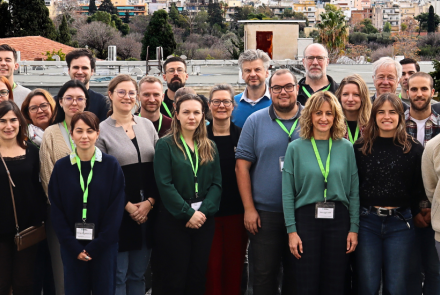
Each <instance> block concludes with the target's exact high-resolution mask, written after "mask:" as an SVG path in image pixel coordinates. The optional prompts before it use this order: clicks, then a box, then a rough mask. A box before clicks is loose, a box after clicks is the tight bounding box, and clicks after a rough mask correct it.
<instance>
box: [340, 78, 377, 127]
mask: <svg viewBox="0 0 440 295" xmlns="http://www.w3.org/2000/svg"><path fill="white" fill-rule="evenodd" d="M347 84H354V85H357V87H358V88H359V94H360V97H361V107H360V108H359V117H358V119H357V122H358V126H360V127H365V126H366V125H367V123H368V120H370V114H371V99H370V92H369V91H368V87H367V84H366V83H365V81H364V80H363V79H362V77H361V76H360V75H358V74H353V75H350V76H347V77H345V78H344V79H342V81H341V84H339V88H338V90H336V93H335V95H336V97H337V98H338V100H339V103H341V97H342V90H343V89H344V86H345V85H347ZM341 106H342V103H341Z"/></svg>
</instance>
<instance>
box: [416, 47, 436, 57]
mask: <svg viewBox="0 0 440 295" xmlns="http://www.w3.org/2000/svg"><path fill="white" fill-rule="evenodd" d="M419 48H420V51H419V56H427V57H436V56H439V55H440V47H438V46H432V45H425V46H422V47H419Z"/></svg>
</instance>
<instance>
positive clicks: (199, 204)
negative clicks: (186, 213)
mask: <svg viewBox="0 0 440 295" xmlns="http://www.w3.org/2000/svg"><path fill="white" fill-rule="evenodd" d="M200 206H202V202H201V201H200V202H197V203H192V204H191V208H193V209H194V210H196V211H199V209H200Z"/></svg>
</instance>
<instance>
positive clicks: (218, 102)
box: [211, 99, 232, 107]
mask: <svg viewBox="0 0 440 295" xmlns="http://www.w3.org/2000/svg"><path fill="white" fill-rule="evenodd" d="M211 103H212V105H213V106H216V107H218V106H220V105H221V104H223V105H224V106H225V107H230V106H231V104H232V100H229V99H227V100H220V99H214V100H211Z"/></svg>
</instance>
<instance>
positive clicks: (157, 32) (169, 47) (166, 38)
mask: <svg viewBox="0 0 440 295" xmlns="http://www.w3.org/2000/svg"><path fill="white" fill-rule="evenodd" d="M148 46H149V55H150V56H149V58H150V59H156V47H159V46H162V47H163V54H164V56H165V57H166V56H168V55H171V54H172V53H173V52H174V50H175V49H176V41H175V40H174V34H173V29H172V27H171V25H170V24H169V23H168V13H167V12H166V11H165V10H163V9H160V10H158V11H155V12H154V13H153V17H152V18H151V21H150V23H149V24H148V27H147V30H146V31H145V34H144V39H143V40H142V53H141V59H145V58H146V56H147V47H148Z"/></svg>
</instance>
